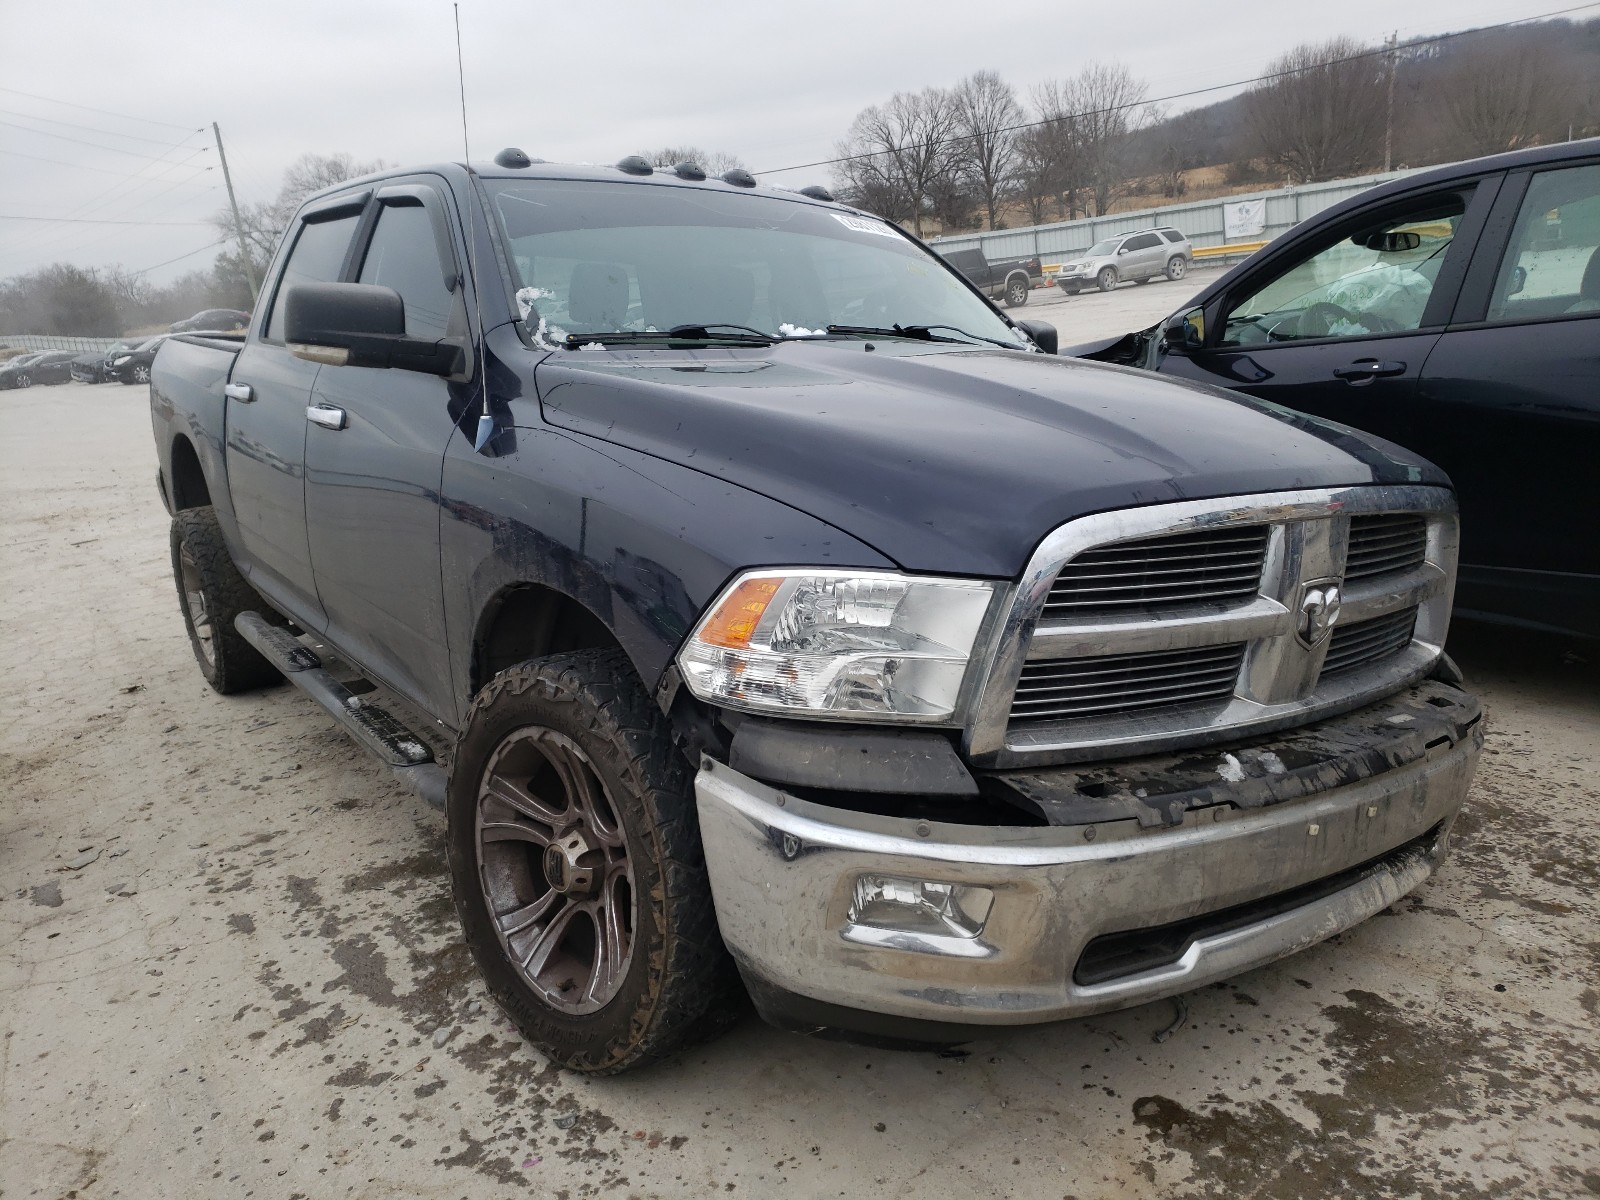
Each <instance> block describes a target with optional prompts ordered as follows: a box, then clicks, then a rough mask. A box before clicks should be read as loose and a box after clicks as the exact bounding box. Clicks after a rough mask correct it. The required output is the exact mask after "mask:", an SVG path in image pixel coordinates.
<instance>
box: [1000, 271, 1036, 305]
mask: <svg viewBox="0 0 1600 1200" xmlns="http://www.w3.org/2000/svg"><path fill="white" fill-rule="evenodd" d="M1030 286H1031V285H1030V284H1029V282H1028V280H1027V279H1025V278H1024V277H1023V276H1021V275H1013V276H1012V277H1011V278H1010V279H1008V280H1006V307H1007V308H1021V307H1022V306H1023V305H1024V304H1026V303H1027V302H1028V291H1029V288H1030Z"/></svg>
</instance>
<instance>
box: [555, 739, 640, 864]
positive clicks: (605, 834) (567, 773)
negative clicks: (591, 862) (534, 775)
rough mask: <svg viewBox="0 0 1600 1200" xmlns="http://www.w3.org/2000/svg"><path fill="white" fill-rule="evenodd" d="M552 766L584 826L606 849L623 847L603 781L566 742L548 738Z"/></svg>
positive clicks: (569, 802) (568, 801)
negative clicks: (602, 785)
mask: <svg viewBox="0 0 1600 1200" xmlns="http://www.w3.org/2000/svg"><path fill="white" fill-rule="evenodd" d="M542 746H543V749H544V751H545V753H546V755H548V756H549V759H550V763H551V765H552V766H554V767H555V769H556V772H557V774H559V775H560V776H561V782H562V783H563V784H565V785H566V789H567V803H568V804H569V805H570V806H571V808H572V810H573V811H574V812H575V813H576V814H578V815H581V816H582V818H583V821H584V823H585V824H586V825H587V826H588V827H589V829H590V831H591V832H593V833H594V834H595V835H596V836H597V837H598V838H599V839H600V841H602V842H604V843H606V844H607V845H612V846H619V845H621V844H622V835H621V833H620V832H619V831H618V829H617V827H616V825H615V824H614V823H613V822H612V820H611V818H610V811H609V808H608V806H607V804H606V801H605V797H604V796H603V795H602V794H601V791H600V780H599V779H598V778H596V776H595V773H594V769H593V768H592V767H591V766H590V765H589V764H588V762H587V761H585V760H584V759H583V758H582V757H580V755H579V754H578V752H577V750H576V749H575V748H574V747H573V746H572V745H571V743H569V742H567V741H566V739H564V738H563V739H561V740H559V741H558V740H557V739H555V738H547V739H545V741H544V742H543V743H542Z"/></svg>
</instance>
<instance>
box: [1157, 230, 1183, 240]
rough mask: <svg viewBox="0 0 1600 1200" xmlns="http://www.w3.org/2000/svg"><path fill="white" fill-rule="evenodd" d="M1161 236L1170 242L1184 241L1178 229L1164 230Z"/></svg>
mask: <svg viewBox="0 0 1600 1200" xmlns="http://www.w3.org/2000/svg"><path fill="white" fill-rule="evenodd" d="M1161 236H1162V237H1164V238H1166V239H1167V241H1169V242H1181V241H1183V234H1181V233H1179V232H1178V231H1177V230H1176V229H1163V230H1162V231H1161Z"/></svg>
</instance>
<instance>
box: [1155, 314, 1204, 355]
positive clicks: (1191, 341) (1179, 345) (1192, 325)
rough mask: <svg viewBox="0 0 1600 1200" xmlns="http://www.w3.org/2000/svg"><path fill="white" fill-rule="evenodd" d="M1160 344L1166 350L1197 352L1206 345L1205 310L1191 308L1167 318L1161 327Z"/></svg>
mask: <svg viewBox="0 0 1600 1200" xmlns="http://www.w3.org/2000/svg"><path fill="white" fill-rule="evenodd" d="M1161 342H1162V344H1163V345H1165V346H1166V348H1167V349H1168V350H1199V349H1200V348H1201V347H1202V346H1204V345H1205V344H1206V314H1205V310H1204V309H1200V308H1191V309H1190V310H1189V311H1188V312H1184V313H1178V314H1177V315H1176V316H1172V317H1168V318H1167V322H1166V324H1165V325H1163V326H1162V327H1161Z"/></svg>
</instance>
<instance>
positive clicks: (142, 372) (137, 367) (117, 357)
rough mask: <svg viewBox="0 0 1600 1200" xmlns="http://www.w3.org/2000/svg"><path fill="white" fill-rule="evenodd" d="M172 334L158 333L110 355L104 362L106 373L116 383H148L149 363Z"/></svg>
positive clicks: (154, 358)
mask: <svg viewBox="0 0 1600 1200" xmlns="http://www.w3.org/2000/svg"><path fill="white" fill-rule="evenodd" d="M171 336H172V334H170V333H158V334H156V336H155V337H153V338H150V339H149V340H147V341H143V342H140V343H139V344H138V345H137V346H134V347H133V348H131V349H125V350H123V351H122V353H120V354H114V355H112V356H111V357H110V358H109V359H108V360H107V363H106V374H107V376H109V377H110V378H112V379H115V380H116V381H117V382H118V383H149V382H150V364H151V363H153V362H154V361H155V360H156V351H157V350H159V349H161V343H162V342H164V341H166V340H167V339H168V338H169V337H171Z"/></svg>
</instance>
